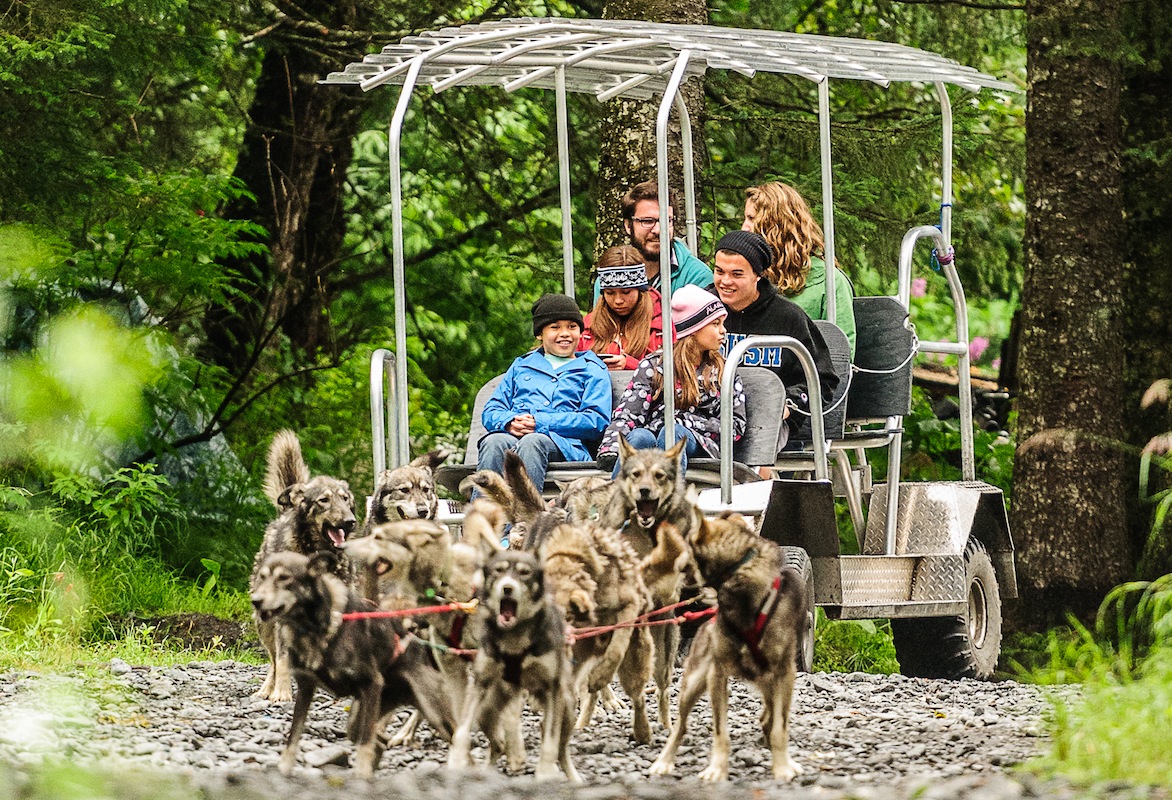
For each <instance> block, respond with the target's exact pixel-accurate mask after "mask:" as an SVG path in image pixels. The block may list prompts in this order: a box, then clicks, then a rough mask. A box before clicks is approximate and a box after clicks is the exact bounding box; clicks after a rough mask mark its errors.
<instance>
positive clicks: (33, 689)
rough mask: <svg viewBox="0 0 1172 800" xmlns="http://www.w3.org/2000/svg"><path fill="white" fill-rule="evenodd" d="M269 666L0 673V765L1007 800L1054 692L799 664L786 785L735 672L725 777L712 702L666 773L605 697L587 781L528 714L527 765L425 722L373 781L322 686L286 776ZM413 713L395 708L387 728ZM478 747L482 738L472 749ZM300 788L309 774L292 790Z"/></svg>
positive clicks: (216, 787) (519, 786) (533, 789)
mask: <svg viewBox="0 0 1172 800" xmlns="http://www.w3.org/2000/svg"><path fill="white" fill-rule="evenodd" d="M263 674H264V668H262V667H257V666H249V665H243V664H239V663H236V662H219V663H216V662H208V661H201V662H193V663H191V664H188V665H186V666H185V667H182V668H176V667H170V668H164V669H159V668H151V669H143V668H136V667H131V666H130V665H128V664H126V663H125V662H122V661H119V660H117V659H115V660H113V661H111V663H110V666H109V678H108V681H107V683H106V684H105V685H101V686H96V687H95V686H86V685H84V684H83V683H82V681H81V680H80V679H78V678H68V677H60V676H44V677H40V676H35V675H18V674H12V673H10V674H7V675H3V676H0V763H4V762H7V763H8V764H19V763H27V762H30V761H32V762H35V761H36V760H37V758H38V757H43V756H46V755H56V754H61V753H69V754H70V757H71V760H73V761H74V762H80V763H93V764H96V765H117V764H139V765H142V766H149V767H155V768H162V769H164V770H166V771H168V772H170V773H172V774H177V775H180V776H183V779H184V780H186V781H188V782H190V783H193V784H196V785H198V786H199V787H201V788H200V791H201V792H204V793H205V794H206V795H207V796H208V797H215V798H218V797H221V796H223V797H227V796H229V795H227V794H221V793H220V790H221V789H224V791H227V787H228V786H229V785H231V786H233V787H236V788H240V787H241V786H245V785H247V786H252V787H254V791H255V793H256V794H258V795H259V794H264V795H268V796H281V797H286V796H288V797H289V799H290V800H296V798H300V797H307V798H308V797H310V796H313V797H315V798H318V800H321V798H322V797H323V796H325V797H338V798H341V797H346V798H352V797H354V796H355V795H358V796H360V797H367V796H370V797H375V796H383V797H385V796H387V795H388V794H389V793H391V792H394V793H395V794H399V795H403V796H406V797H411V798H418V797H436V798H440V797H450V796H457V794H459V795H462V796H464V797H467V798H473V797H484V798H491V800H512V799H513V798H519V797H538V796H540V798H541V800H554V797H565V798H570V797H573V798H575V800H610V799H611V798H619V797H630V798H639V800H689V798H691V799H692V800H701V798H702V800H725V798H738V800H739V799H740V798H748V797H749V796H750V794H749V792H750V790H752V789H758V790H759V789H765V790H767V791H768V792H769V793H770V794H771V795H772V794H774V793H777V794H778V796H786V797H815V796H816V797H820V798H826V797H829V798H832V799H833V798H840V797H846V796H854V797H860V798H862V797H910V796H912V795H913V794H914V793H916V792H920V793H922V795H921V796H923V797H950V798H952V797H971V798H972V799H973V800H976V798H978V797H980V798H983V799H984V798H987V799H988V800H1013V798H1018V797H1021V796H1023V792H1024V790H1023V787H1022V785H1021V784H1020V783H1018V782H1016V781H1015V780H1011V779H1010V778H1008V777H1005V776H1004V775H999V774H998V773H1002V772H1003V771H1004V770H1005V769H1007V768H1009V767H1011V766H1012V765H1015V764H1018V763H1021V762H1022V761H1024V760H1026V759H1028V758H1030V757H1031V756H1033V755H1035V754H1037V753H1039V752H1040V750H1041V749H1042V748H1044V747H1046V744H1047V743H1046V740H1045V738H1044V726H1043V725H1042V723H1041V719H1042V716H1043V713H1044V712H1045V711H1046V709H1047V708H1048V701H1047V699H1046V697H1045V695H1044V693H1043V691H1042V690H1041V689H1039V688H1038V687H1034V686H1028V685H1024V684H1017V683H1013V682H999V683H989V682H980V681H957V682H949V681H927V680H921V679H908V678H903V677H902V676H898V675H892V676H879V675H868V674H864V673H851V674H847V675H844V674H812V675H800V676H799V677H798V680H797V685H796V688H795V697H794V711H793V716H792V718H791V726H790V734H791V738H790V753H791V756H792V757H793V758H794V759H795V760H796V761H798V762H799V763H800V764H801V765H802V766H803V767H804V768H805V773H804V774H803V775H802V776H800V777H799V778H798V779H797V780H796V781H794V782H793V783H792V784H790V785H788V786H786V787H779V786H778V785H777V784H774V783H773V781H772V780H771V779H770V772H769V764H770V754H769V750H768V748H767V747H766V746H765V743H764V740H763V737H762V734H761V730H760V723H759V722H758V717H759V715H760V710H761V709H760V702H759V698H758V697H757V695H756V693H755V691H753V690H752V689H751V688H750V687H748V686H747V685H744V684H741V683H738V682H735V681H734V682H732V684H731V692H730V704H729V706H730V714H729V725H730V734H731V738H732V743H733V755H732V759H731V778H732V780H731V782H730V784H729V785H726V786H722V787H707V786H705V787H701V786H700V785H699V784H698V782H697V781H696V780H695V776H696V774H697V773H699V772H700V770H702V769H703V768H704V767H705V766H706V765H707V761H708V756H709V753H710V749H711V733H710V711H709V706H708V704H707V701H701V703H700V704H699V705H698V706H697V708H696V710H695V711H694V712H693V714H692V718H691V719H690V720H689V728H690V733H689V735H688V737H687V738H686V739H685V742H684V744H683V746H682V747H681V748H680V753H679V757H678V759H677V768H676V775H675V776H673V777H671V778H665V779H651V778H648V777H646V770H647V768H648V766H650V764H651V762H652V761H654V759H655V758H656V756H657V755H658V753H659V750H660V749H661V748H662V746H663V744H664V742H665V740H666V737H667V732H666V731H664V730H662V729H661V728H659V727H658V726H657V725H654V724H653V741H652V743H651V744H650V745H638V744H635V743H634V742H633V741H631V739H630V736H629V730H630V721H629V712H628V711H626V710H623V711H612V712H604V711H602V710H601V709H599V710H598V711H596V713H595V717H594V722H593V723H592V724H591V725H590V727H588V728H586V729H585V730H582V731H577V732H576V733H575V735H574V740H573V745H572V752H573V753H574V754H575V762H576V765H577V767H578V770H579V771H580V772H581V773H582V776H583V778H584V779H585V780H586V782H587V786H586V787H581V788H577V789H571V788H570V787H568V786H557V785H554V786H551V785H549V784H537V783H535V782H534V781H533V779H532V777H531V776H532V769H533V767H534V765H535V763H536V748H537V744H538V739H539V732H538V730H537V726H536V724H535V719H534V718H532V717H529V716H527V717H526V719H525V736H526V744H527V747H528V748H529V751H530V757H529V763H528V766H527V775H523V776H518V777H509V776H506V775H504V774H503V772H502V771H501V769H498V768H497V767H496V766H493V767H491V768H489V767H482V768H479V769H477V770H475V771H474V772H471V773H468V775H454V774H451V773H449V772H448V771H447V770H446V768H444V767H443V764H444V763H445V761H446V759H447V745H446V744H445V743H444V742H443V741H442V740H440V739H439V738H438V737H436V736H435V735H434V734H433V733H432V732H431V731H430V729H428V728H427V727H426V726H421V728H420V730H419V732H418V734H417V744H416V746H415V747H412V748H393V749H391V750H389V751H388V752H387V753H386V754H384V756H383V758H382V760H381V762H380V765H379V770H378V772H377V774H376V778H375V781H374V782H373V783H372V784H365V783H363V782H361V781H357V780H356V779H354V778H353V775H352V773H351V772H350V770H349V768H348V767H347V766H346V765H347V764H348V761H349V758H350V755H351V754H352V752H353V745H352V744H351V743H350V742H349V741H348V740H347V739H346V737H345V727H346V716H347V712H348V709H349V701H348V700H335V699H332V698H329V697H327V696H325V695H324V694H319V695H318V697H317V698H316V699H315V701H314V704H313V706H312V708H311V710H310V714H309V723H308V725H307V729H306V734H305V736H304V737H303V739H302V742H301V757H300V759H299V765H298V767H297V769H296V772H295V775H294V780H293V781H292V782H291V783H287V782H286V779H283V778H281V777H280V776H279V775H278V774H277V772H276V768H275V767H276V762H277V759H278V756H279V753H280V751H281V749H282V748H283V747H284V743H285V737H286V736H287V734H288V729H289V718H290V714H291V712H292V703H269V702H263V701H256V700H253V699H252V698H251V696H250V695H251V693H252V692H253V691H255V689H256V688H257V686H259V684H260V681H261V678H262V677H263ZM1048 691H1053V690H1052V689H1051V690H1048ZM1067 691H1068V692H1069V691H1071V690H1067ZM652 704H654V700H652ZM405 716H406V712H401V713H400V714H399V716H398V720H397V722H396V723H394V724H392V726H391V727H392V729H393V728H394V727H396V726H397V724H398V721H401V720H402V719H404V718H405ZM652 719H653V720H654V719H655V714H654V710H652ZM480 744H481V745H483V744H484V742H483V740H481V742H480ZM486 751H487V747H481V749H480V754H481V755H480V757H481V760H483V753H484V752H486ZM339 784H341V785H344V786H345V787H346V789H345V791H344V792H340V793H335V792H334V791H333V789H332V788H331V787H335V786H337V785H339ZM299 785H300V786H304V787H314V788H313V789H312V790H310V789H303V790H294V789H291V788H290V787H294V786H299ZM259 787H264V788H263V789H261V788H259ZM282 787H284V788H282ZM376 787H382V788H381V790H376ZM473 787H474V788H473ZM539 787H540V788H539ZM457 788H458V792H457V791H456V789H457ZM407 790H410V791H407ZM241 796H246V795H241ZM753 796H760V795H753Z"/></svg>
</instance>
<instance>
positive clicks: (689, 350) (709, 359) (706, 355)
mask: <svg viewBox="0 0 1172 800" xmlns="http://www.w3.org/2000/svg"><path fill="white" fill-rule="evenodd" d="M671 361H672V365H673V366H674V367H675V377H676V383H677V384H679V388H678V389H677V390H676V400H677V406H676V407H677V410H679V411H687V410H689V409H691V408H695V406H696V404H697V403H699V402H700V386H701V384H703V386H704V388H705V389H707V390H708V391H709V392H710V393H712V394H719V393H720V377H721V374H722V373H723V372H724V356H722V355H721V354H720V351H719V350H702V349H701V348H700V344H699V342H697V341H696V337H695V336H693V335H691V334H689V335H688V336H685V337H683V338H682V339H680V340H679V341H677V342H676V343H675V347H673V348H672V359H671ZM697 374H699V375H702V376H703V380H701V379H700V378H697ZM651 389H652V393H653V396H655V397H659V396H660V395H661V394H662V393H663V373H662V372H656V373H655V375H654V377H652V379H651Z"/></svg>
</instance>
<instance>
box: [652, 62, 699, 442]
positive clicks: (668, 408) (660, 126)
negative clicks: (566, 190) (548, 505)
mask: <svg viewBox="0 0 1172 800" xmlns="http://www.w3.org/2000/svg"><path fill="white" fill-rule="evenodd" d="M691 56H692V51H691V50H681V51H680V54H679V57H678V58H677V59H676V65H675V69H673V70H672V73H671V79H670V80H668V82H667V88H666V89H664V91H663V100H662V101H660V103H659V114H658V116H656V118H655V156H656V161H657V162H658V163H657V164H656V169H657V171H658V178H659V187H658V188H659V288H660V293H661V294H662V295H663V307H664V309H665V312H664V313H666V314H667V315H668V318H669V319H670V318H671V290H672V286H671V248H672V237H671V235H670V233H669V231H670V229H669V227H668V204H667V198H668V197H669V193H670V188H669V184H668V180H667V123H668V120H669V119H671V107H672V103H673V102H674V99H675V97H676V95H677V94H678V93H679V91H680V84H682V83H683V81H684V73H685V72H686V71H687V68H688V60H689V59H690V58H691ZM672 344H673V343H672V340H671V336H670V335H667V336H664V337H663V421H664V426H665V430H666V433H665V436H664V438H665V440H666V444H667V446H668V447H671V446H672V444H674V443H675V440H676V425H675V420H676V392H675V386H676V375H675V364H674V362H673V361H672V359H673V357H674V351H675V348H674V347H673V346H672Z"/></svg>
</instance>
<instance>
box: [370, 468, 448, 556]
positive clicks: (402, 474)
mask: <svg viewBox="0 0 1172 800" xmlns="http://www.w3.org/2000/svg"><path fill="white" fill-rule="evenodd" d="M443 460H444V457H443V456H442V455H441V454H440V451H439V450H432V451H431V452H430V453H426V454H424V455H421V456H420V457H419V458H417V459H415V460H414V461H411V462H409V463H407V464H404V465H403V466H401V467H395V468H394V469H384V470H383V471H382V472H380V473H379V474H378V479H377V480H376V481H375V482H374V495H373V496H372V497H371V498H370V510H369V512H368V513H367V515H366V521H365V523H364V524H363V530H362V532H363V534H364V535H365V534H367V533H370V531H371V529H372V528H374V526H375V525H379V524H381V523H384V522H394V521H396V520H400V519H435V515H436V511H437V509H438V508H439V497H438V496H437V495H436V493H435V482H434V480H433V478H432V474H433V473H434V472H435V469H436V467H438V466H439V465H440V464H441V463H443Z"/></svg>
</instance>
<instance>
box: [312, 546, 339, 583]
mask: <svg viewBox="0 0 1172 800" xmlns="http://www.w3.org/2000/svg"><path fill="white" fill-rule="evenodd" d="M337 568H338V559H336V558H334V554H333V553H331V552H329V551H328V550H322V551H319V552H317V553H314V554H313V555H311V556H310V557H309V564H308V565H307V566H306V572H308V573H309V576H310V577H311V578H320V577H321V576H322V575H326V574H328V573H331V572H333V571H334V570H336V569H337Z"/></svg>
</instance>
